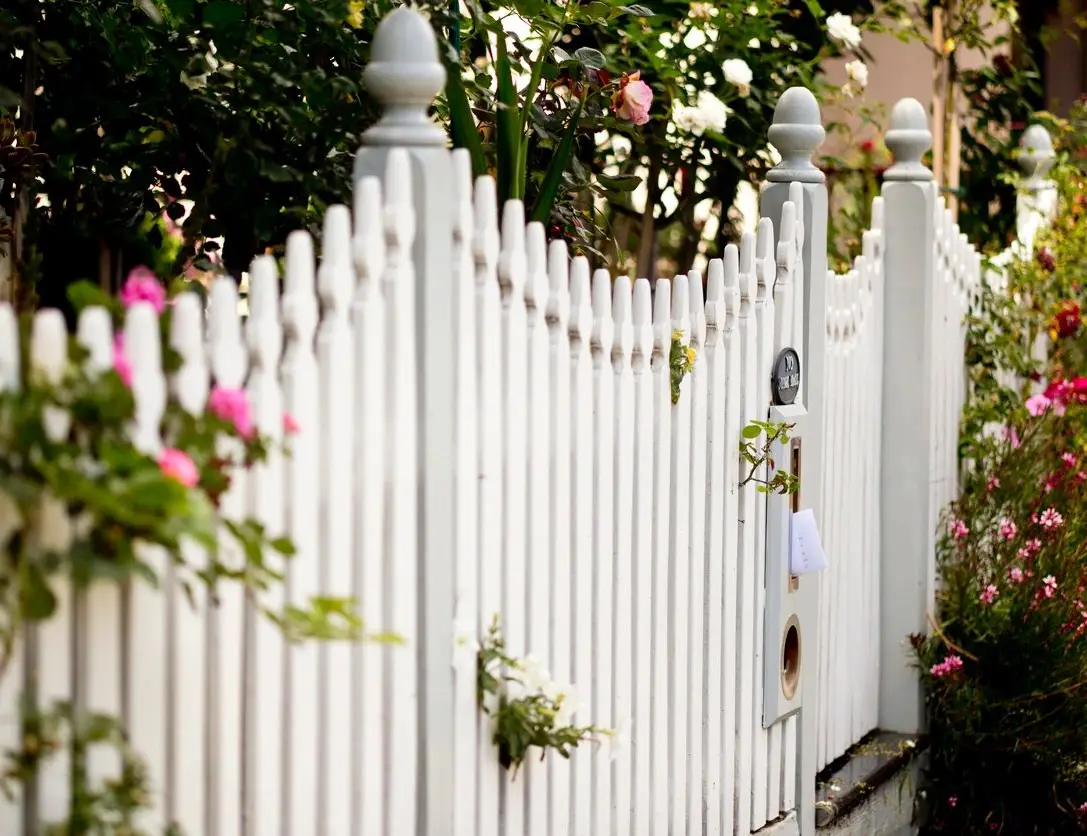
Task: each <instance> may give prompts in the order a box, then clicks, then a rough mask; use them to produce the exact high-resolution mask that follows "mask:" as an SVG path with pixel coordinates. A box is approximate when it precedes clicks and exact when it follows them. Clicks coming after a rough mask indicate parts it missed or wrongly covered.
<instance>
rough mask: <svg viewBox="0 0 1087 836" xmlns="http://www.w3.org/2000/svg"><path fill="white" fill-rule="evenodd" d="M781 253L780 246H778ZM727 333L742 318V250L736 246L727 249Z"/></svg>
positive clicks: (725, 322)
mask: <svg viewBox="0 0 1087 836" xmlns="http://www.w3.org/2000/svg"><path fill="white" fill-rule="evenodd" d="M778 249H779V251H780V245H779V246H778ZM722 262H723V264H724V274H725V276H724V278H725V296H724V300H725V321H724V325H725V327H724V330H725V333H728V332H729V331H731V330H733V329H734V328H735V327H736V323H737V321H738V319H739V317H740V248H739V247H737V246H736V245H735V244H728V245H727V246H726V247H725V257H724V259H723V260H722Z"/></svg>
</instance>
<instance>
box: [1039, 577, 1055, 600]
mask: <svg viewBox="0 0 1087 836" xmlns="http://www.w3.org/2000/svg"><path fill="white" fill-rule="evenodd" d="M1042 583H1043V584H1045V589H1043V590H1042V594H1043V595H1045V597H1046V598H1052V597H1053V595H1054V594H1055V593H1056V592H1057V579H1056V578H1055V577H1053V576H1052V575H1046V576H1045V577H1044V578H1042Z"/></svg>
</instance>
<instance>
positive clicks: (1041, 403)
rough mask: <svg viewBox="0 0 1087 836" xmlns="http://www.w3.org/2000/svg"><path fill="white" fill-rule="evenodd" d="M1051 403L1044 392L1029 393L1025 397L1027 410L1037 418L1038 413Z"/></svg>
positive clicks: (1042, 411)
mask: <svg viewBox="0 0 1087 836" xmlns="http://www.w3.org/2000/svg"><path fill="white" fill-rule="evenodd" d="M1052 403H1053V401H1051V400H1050V399H1049V398H1047V397H1046V396H1045V395H1044V394H1042V393H1041V392H1039V393H1038V394H1037V395H1031V396H1030V397H1029V398H1027V402H1026V407H1027V412H1029V413H1030V414H1031V415H1033V416H1034V417H1035V418H1037V417H1038V416H1039V415H1042V414H1043V413H1044V412H1045V411H1046V410H1047V409H1049V406H1050V404H1052Z"/></svg>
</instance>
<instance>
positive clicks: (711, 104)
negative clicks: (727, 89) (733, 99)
mask: <svg viewBox="0 0 1087 836" xmlns="http://www.w3.org/2000/svg"><path fill="white" fill-rule="evenodd" d="M698 112H699V113H700V114H701V117H702V124H703V125H704V126H705V128H706V129H707V130H711V131H714V132H715V133H723V132H724V130H725V123H726V122H727V121H728V108H727V107H726V106H725V103H724V102H723V101H721V100H720V99H719V98H717V97H716V96H715V95H713V93H711V92H710V91H709V90H703V91H701V92H700V93H699V94H698Z"/></svg>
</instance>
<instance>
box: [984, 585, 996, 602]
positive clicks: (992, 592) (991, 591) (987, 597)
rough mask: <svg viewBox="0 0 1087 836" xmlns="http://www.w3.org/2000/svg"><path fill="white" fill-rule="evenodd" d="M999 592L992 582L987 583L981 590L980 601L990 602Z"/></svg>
mask: <svg viewBox="0 0 1087 836" xmlns="http://www.w3.org/2000/svg"><path fill="white" fill-rule="evenodd" d="M999 594H1000V591H999V590H998V589H997V588H996V587H995V586H994V585H993V584H989V585H988V586H987V587H985V589H984V590H982V593H981V603H983V604H991V603H993V601H994V600H996V596H997V595H999Z"/></svg>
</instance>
